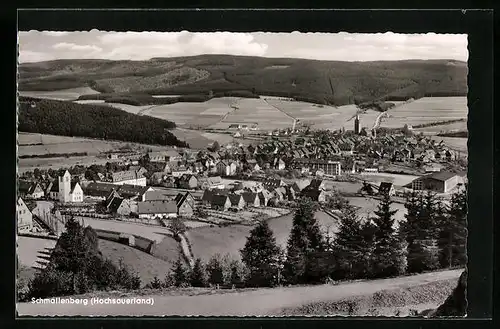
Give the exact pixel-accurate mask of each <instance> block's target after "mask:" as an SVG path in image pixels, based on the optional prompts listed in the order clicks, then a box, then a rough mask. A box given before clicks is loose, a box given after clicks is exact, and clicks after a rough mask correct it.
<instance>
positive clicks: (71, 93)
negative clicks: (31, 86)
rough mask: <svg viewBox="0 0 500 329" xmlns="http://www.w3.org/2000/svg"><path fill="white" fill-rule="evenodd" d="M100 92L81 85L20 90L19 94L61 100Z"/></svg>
mask: <svg viewBox="0 0 500 329" xmlns="http://www.w3.org/2000/svg"><path fill="white" fill-rule="evenodd" d="M93 94H99V92H98V91H95V90H94V89H91V88H89V87H79V88H70V89H62V90H55V91H20V92H19V96H26V97H35V98H47V99H55V100H61V101H68V100H73V99H77V98H78V97H80V96H81V95H93Z"/></svg>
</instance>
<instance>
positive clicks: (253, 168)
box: [247, 159, 260, 171]
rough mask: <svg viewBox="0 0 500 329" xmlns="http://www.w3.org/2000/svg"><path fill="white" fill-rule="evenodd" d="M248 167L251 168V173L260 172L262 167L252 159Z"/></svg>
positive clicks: (248, 162)
mask: <svg viewBox="0 0 500 329" xmlns="http://www.w3.org/2000/svg"><path fill="white" fill-rule="evenodd" d="M247 164H248V167H249V168H250V170H251V171H259V170H260V166H259V164H258V163H257V160H255V159H250V160H248V161H247Z"/></svg>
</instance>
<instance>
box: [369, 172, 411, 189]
mask: <svg viewBox="0 0 500 329" xmlns="http://www.w3.org/2000/svg"><path fill="white" fill-rule="evenodd" d="M418 177H419V176H413V175H400V174H390V173H361V178H362V179H365V180H366V181H368V182H371V183H381V182H389V183H393V184H394V186H395V187H403V186H405V185H407V184H409V183H411V182H412V181H413V180H415V179H417V178H418Z"/></svg>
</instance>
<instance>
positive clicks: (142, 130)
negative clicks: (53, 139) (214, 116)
mask: <svg viewBox="0 0 500 329" xmlns="http://www.w3.org/2000/svg"><path fill="white" fill-rule="evenodd" d="M19 103H20V106H19V114H18V115H19V116H18V118H19V126H18V130H19V131H22V132H30V133H41V134H52V135H62V136H78V137H90V138H100V139H107V140H119V141H126V142H134V143H142V144H156V145H175V146H179V147H189V145H187V144H186V143H184V142H182V141H180V140H179V139H177V137H175V136H174V135H173V134H172V133H171V132H170V131H169V129H172V128H175V123H173V122H170V121H166V120H162V119H158V118H153V117H149V116H139V115H136V114H131V113H128V112H125V111H122V110H119V109H116V108H112V107H110V106H103V105H87V104H78V103H73V102H65V101H56V100H48V99H44V100H40V99H34V98H29V97H20V98H19ZM32 105H34V106H32Z"/></svg>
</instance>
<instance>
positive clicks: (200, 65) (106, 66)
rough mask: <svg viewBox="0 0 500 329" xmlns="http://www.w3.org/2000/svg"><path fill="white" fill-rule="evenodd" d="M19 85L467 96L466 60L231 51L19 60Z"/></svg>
mask: <svg viewBox="0 0 500 329" xmlns="http://www.w3.org/2000/svg"><path fill="white" fill-rule="evenodd" d="M19 75H20V80H19V90H20V91H42V90H44V91H49V90H60V89H67V88H77V87H85V86H88V87H91V88H93V89H95V90H97V91H99V92H102V93H107V94H111V95H112V94H119V95H126V94H131V93H132V94H150V95H155V94H170V95H196V94H208V93H209V92H210V91H212V92H213V93H214V94H215V93H224V92H235V91H236V92H242V91H245V92H247V93H249V94H258V95H270V96H284V97H294V98H296V99H298V100H305V101H312V102H316V103H326V104H333V105H345V104H352V103H355V102H356V103H362V102H367V101H373V100H401V99H402V100H406V99H408V98H420V97H423V96H464V95H466V94H467V63H465V62H459V61H453V60H432V61H423V60H408V61H392V62H391V61H379V62H338V61H318V60H306V59H288V58H281V59H280V58H264V57H247V56H232V55H201V56H192V57H175V58H155V59H151V60H148V61H110V60H57V61H49V62H40V63H26V64H21V65H20V66H19Z"/></svg>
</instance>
